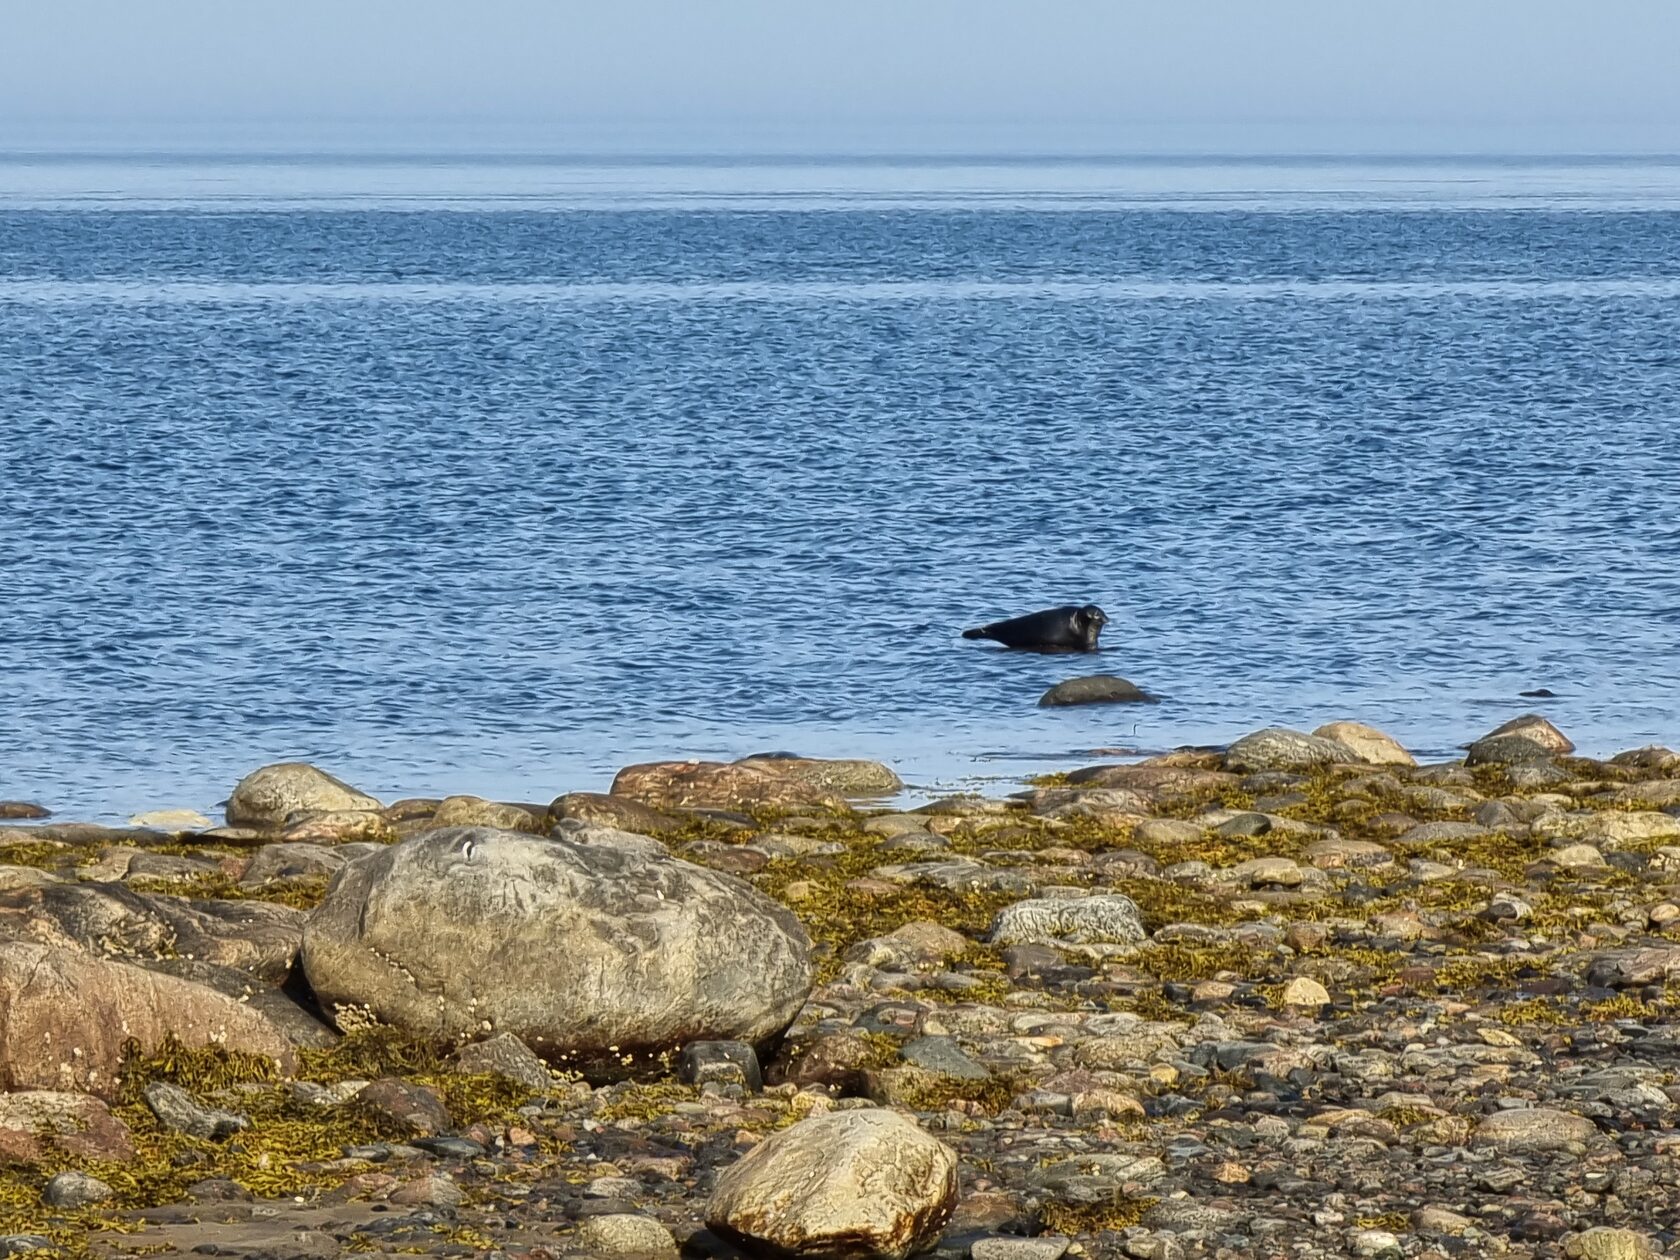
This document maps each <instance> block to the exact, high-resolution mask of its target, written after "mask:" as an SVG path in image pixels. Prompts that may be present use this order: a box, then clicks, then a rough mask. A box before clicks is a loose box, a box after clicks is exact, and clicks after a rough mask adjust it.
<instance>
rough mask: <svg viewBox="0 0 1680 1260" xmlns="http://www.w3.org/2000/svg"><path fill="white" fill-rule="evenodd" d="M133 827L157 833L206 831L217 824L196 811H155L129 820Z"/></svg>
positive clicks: (149, 811) (137, 815)
mask: <svg viewBox="0 0 1680 1260" xmlns="http://www.w3.org/2000/svg"><path fill="white" fill-rule="evenodd" d="M128 822H129V826H131V827H147V828H151V829H153V830H157V831H204V830H207V829H208V828H210V827H214V826H215V825H216V824H215V823H214V822H212V821H211V820H210V819H208V818H206V817H205V816H204V815H203V814H201V813H199V812H198V811H197V810H196V809H153V810H148V811H147V812H146V813H144V814H136V815H134V817H132V818H130V819H129V820H128Z"/></svg>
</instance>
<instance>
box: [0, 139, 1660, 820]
mask: <svg viewBox="0 0 1680 1260" xmlns="http://www.w3.org/2000/svg"><path fill="white" fill-rule="evenodd" d="M0 426H3V427H0V704H3V706H4V707H3V709H0V797H8V796H13V797H15V796H22V797H29V798H34V799H39V800H42V801H44V802H45V803H47V804H49V805H52V806H54V807H56V808H58V809H60V810H61V811H62V812H64V813H65V814H67V815H77V816H86V817H120V816H125V815H126V814H127V813H129V812H132V811H134V810H137V809H141V808H149V807H155V806H160V805H191V806H197V807H199V808H206V807H209V806H211V805H213V804H214V803H215V802H217V801H219V800H220V799H222V797H223V796H225V794H226V792H227V789H228V788H229V787H230V786H231V785H232V784H233V783H234V782H235V781H236V780H237V779H238V778H239V777H240V775H242V774H243V773H244V772H245V771H247V770H249V769H251V768H252V767H254V766H256V765H259V764H262V763H264V762H267V761H273V760H278V759H281V758H292V757H303V758H309V759H312V760H316V761H318V762H320V763H322V764H324V765H326V766H328V767H329V768H332V769H334V770H335V771H337V772H338V773H340V774H342V775H344V776H345V777H347V778H349V779H351V780H352V781H354V782H356V783H357V784H358V785H360V786H363V787H365V788H367V789H368V790H370V791H374V792H376V793H379V794H381V795H385V796H396V795H402V794H408V793H435V792H443V791H474V792H480V793H483V794H485V795H494V796H504V797H514V798H525V799H538V800H543V799H547V798H548V797H549V796H552V795H554V794H556V793H558V792H560V791H563V790H569V789H576V788H598V787H601V786H603V785H604V784H605V783H606V782H607V781H608V780H609V779H610V776H611V773H612V771H613V770H614V769H615V768H616V767H618V766H619V765H622V764H624V763H626V762H628V761H632V760H636V759H642V758H648V757H665V756H675V755H692V756H739V755H744V754H747V753H750V752H754V751H759V750H763V749H766V748H789V749H792V750H795V751H803V752H807V753H810V754H813V755H847V754H852V755H866V756H877V757H882V758H884V759H887V760H889V761H892V762H894V763H895V764H896V765H897V766H898V767H899V768H900V770H901V772H902V773H904V774H905V776H906V777H907V778H909V779H911V780H912V781H914V782H916V783H918V784H922V785H926V786H929V787H932V786H938V785H950V784H955V783H962V782H966V781H970V780H972V779H974V778H976V777H979V778H985V777H988V776H1005V777H1007V776H1014V775H1019V774H1022V773H1026V772H1030V771H1034V770H1040V769H1044V768H1047V767H1052V766H1057V765H1065V764H1068V762H1069V760H1070V757H1071V754H1072V751H1073V750H1077V749H1088V748H1092V747H1114V746H1132V747H1138V748H1144V749H1159V748H1165V747H1171V746H1173V745H1176V744H1179V743H1186V742H1213V741H1223V740H1225V739H1229V738H1231V737H1233V736H1234V735H1236V734H1238V733H1240V732H1241V731H1243V730H1245V729H1249V728H1252V727H1254V726H1258V725H1262V724H1266V723H1271V722H1283V723H1288V724H1292V725H1300V726H1312V725H1316V724H1317V723H1319V722H1322V721H1326V720H1330V719H1333V718H1339V717H1354V718H1360V719H1363V720H1367V721H1371V722H1374V723H1376V724H1378V725H1381V726H1383V727H1385V728H1386V729H1388V730H1390V731H1391V732H1393V733H1394V734H1396V735H1397V736H1399V737H1401V738H1402V739H1404V740H1406V741H1407V742H1408V743H1410V744H1412V745H1413V746H1414V747H1417V748H1419V749H1421V750H1423V751H1424V752H1426V753H1441V754H1445V753H1447V752H1449V751H1450V750H1451V748H1452V747H1453V745H1455V744H1456V743H1458V742H1460V741H1462V740H1465V739H1468V738H1471V737H1473V736H1475V735H1476V734H1478V733H1480V732H1481V731H1483V730H1485V729H1487V728H1488V727H1489V726H1491V725H1492V724H1494V723H1496V722H1498V721H1501V720H1503V719H1504V718H1506V717H1509V716H1511V715H1513V714H1515V713H1518V712H1522V711H1524V710H1526V709H1528V708H1531V707H1536V706H1539V707H1541V708H1542V709H1543V711H1545V712H1546V713H1547V714H1548V715H1550V716H1551V717H1552V718H1553V719H1554V720H1555V721H1556V722H1557V723H1558V724H1559V725H1560V726H1562V727H1563V728H1564V729H1565V730H1566V731H1567V732H1569V733H1570V734H1571V735H1572V736H1574V738H1575V739H1576V741H1577V743H1579V744H1580V745H1581V746H1582V747H1583V749H1584V750H1586V751H1589V752H1596V753H1609V752H1613V751H1616V750H1617V749H1619V748H1624V747H1630V746H1634V745H1637V744H1641V743H1646V742H1651V741H1653V740H1658V741H1661V740H1667V741H1670V742H1675V741H1680V651H1677V648H1680V165H1677V164H1675V163H1672V162H1591V161H1579V162H1552V163H1544V162H1498V161H1492V160H1488V161H1457V162H1345V161H1344V162H1290V163H1267V162H1257V161H1245V162H1232V163H1220V162H1214V161H1209V160H1198V161H1189V160H1186V161H1179V162H1174V161H1152V162H1109V163H1098V162H1080V163H1074V162H1064V163H1043V162H1015V163H1007V162H995V161H993V162H986V163H978V162H962V161H956V160H948V161H940V162H927V163H917V162H909V161H897V162H850V163H849V162H821V163H800V162H793V161H787V162H770V163H740V162H725V161H718V162H710V163H707V162H693V161H690V162H680V163H675V162H673V163H657V162H624V163H603V162H589V163H583V162H564V161H542V160H536V159H531V160H521V161H511V160H501V161H495V162H478V163H474V162H469V161H464V160H458V159H454V160H448V161H444V160H439V161H436V162H425V161H420V160H416V159H405V160H402V161H394V160H375V159H354V158H336V159H332V160H308V159H296V158H292V159H284V160H281V159H266V160H265V159H259V158H233V157H222V158H217V159H213V160H212V159H195V160H189V159H182V158H144V157H135V156H127V157H107V158H77V159H74V160H70V159H55V158H51V157H27V156H13V157H10V158H0ZM1086 600H1091V601H1095V602H1097V603H1100V604H1102V605H1103V607H1104V608H1106V609H1107V610H1108V612H1109V614H1110V617H1111V618H1112V624H1111V625H1110V626H1109V628H1108V630H1107V631H1106V633H1105V643H1106V644H1107V645H1108V648H1109V650H1107V651H1106V652H1104V653H1103V654H1102V655H1101V656H1100V657H1099V658H1096V659H1081V658H1058V657H1050V658H1044V657H1033V656H1020V655H1016V654H1011V653H1005V652H1002V651H999V650H996V649H993V648H990V647H987V646H984V645H979V644H973V643H964V642H962V641H960V640H959V639H958V638H957V637H956V636H957V633H958V631H960V630H961V629H962V628H963V627H964V626H967V625H972V624H976V623H978V622H981V621H985V620H991V619H994V618H996V617H1000V616H1004V615H1009V614H1013V613H1018V612H1023V611H1029V610H1031V609H1034V608H1037V607H1042V606H1045V605H1047V604H1053V603H1060V602H1065V601H1086ZM1095 668H1100V669H1102V670H1105V671H1109V672H1116V673H1122V674H1124V675H1126V676H1128V677H1130V678H1132V679H1133V680H1135V681H1137V682H1138V683H1140V684H1141V685H1143V686H1145V687H1147V688H1149V689H1151V690H1154V691H1157V692H1159V693H1161V694H1163V695H1164V696H1165V697H1166V702H1165V703H1163V704H1162V705H1160V706H1159V707H1156V708H1149V709H1125V710H1117V709H1106V710H1104V709H1096V710H1060V711H1040V710H1038V709H1036V708H1035V707H1034V702H1035V701H1036V699H1037V697H1038V695H1039V693H1040V692H1041V691H1042V690H1043V689H1044V688H1045V687H1047V686H1048V685H1050V684H1051V683H1053V682H1055V681H1058V680H1060V679H1062V678H1065V677H1069V676H1072V675H1074V674H1077V673H1081V672H1089V671H1091V670H1092V669H1095ZM1537 687H1546V688H1549V689H1551V690H1552V691H1554V692H1556V693H1558V696H1557V698H1556V699H1554V700H1548V701H1530V700H1523V699H1520V698H1519V696H1518V693H1519V692H1521V691H1523V690H1527V689H1532V688H1537ZM1071 759H1072V760H1080V758H1077V757H1072V758H1071Z"/></svg>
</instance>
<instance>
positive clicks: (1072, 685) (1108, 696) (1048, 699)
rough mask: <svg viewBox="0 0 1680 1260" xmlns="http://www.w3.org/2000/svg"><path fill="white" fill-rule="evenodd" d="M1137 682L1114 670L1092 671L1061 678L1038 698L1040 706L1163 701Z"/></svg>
mask: <svg viewBox="0 0 1680 1260" xmlns="http://www.w3.org/2000/svg"><path fill="white" fill-rule="evenodd" d="M1160 703H1161V702H1160V700H1159V699H1158V698H1156V697H1155V696H1152V695H1150V694H1149V693H1148V692H1147V691H1145V690H1143V688H1141V687H1139V686H1138V685H1137V684H1136V683H1134V682H1129V681H1127V680H1126V679H1124V678H1120V677H1117V676H1116V675H1114V674H1089V675H1087V676H1086V677H1084V678H1069V679H1068V680H1067V681H1065V682H1059V683H1057V684H1056V685H1055V686H1054V687H1052V688H1050V690H1049V691H1046V692H1045V693H1044V694H1043V695H1042V696H1040V697H1039V698H1038V707H1039V708H1041V709H1055V708H1060V707H1062V706H1064V705H1074V704H1160Z"/></svg>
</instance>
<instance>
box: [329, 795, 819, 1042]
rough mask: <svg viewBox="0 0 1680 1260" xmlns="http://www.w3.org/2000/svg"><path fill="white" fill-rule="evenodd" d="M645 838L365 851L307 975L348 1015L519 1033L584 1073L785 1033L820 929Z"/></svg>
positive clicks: (427, 1030)
mask: <svg viewBox="0 0 1680 1260" xmlns="http://www.w3.org/2000/svg"><path fill="white" fill-rule="evenodd" d="M635 839H638V840H642V839H643V838H641V837H635ZM644 845H645V847H644ZM644 845H638V846H637V847H636V848H627V847H620V846H618V845H613V844H580V843H577V842H575V841H573V840H570V839H567V838H564V837H555V838H552V839H544V838H541V837H538V836H531V835H526V834H523V833H519V832H512V831H496V830H492V829H490V828H484V827H466V828H459V829H454V830H445V831H434V832H428V833H426V834H424V835H421V836H417V837H415V838H414V839H411V840H407V841H404V842H403V843H401V844H398V845H393V846H391V847H390V848H386V849H382V850H380V851H378V852H376V853H372V854H369V855H367V856H366V857H362V858H358V859H357V860H356V861H354V862H351V863H350V864H349V865H347V866H346V867H344V869H343V870H341V871H340V872H339V873H338V874H337V875H336V876H335V877H334V879H333V882H332V884H331V885H330V886H329V887H328V889H327V895H326V898H325V899H324V900H323V901H322V903H321V905H320V906H318V907H317V908H316V909H315V910H314V911H313V912H311V914H310V916H309V919H308V922H307V924H306V925H305V928H304V934H303V953H302V959H303V966H304V970H305V974H306V975H307V977H308V979H309V983H310V985H311V987H312V988H313V989H314V991H315V995H316V997H317V999H318V1000H319V1001H320V1003H321V1005H322V1007H323V1009H325V1010H326V1011H328V1012H329V1013H331V1014H337V1013H341V1012H343V1011H346V1010H357V1011H358V1012H359V1013H360V1014H361V1015H362V1016H363V1017H365V1016H367V1015H371V1016H372V1017H374V1018H375V1019H377V1020H379V1021H380V1022H382V1023H385V1024H390V1025H393V1026H395V1027H398V1028H401V1029H404V1030H406V1031H408V1032H410V1033H413V1034H415V1035H419V1036H427V1037H439V1038H451V1039H452V1038H462V1039H465V1038H468V1037H482V1036H484V1035H485V1034H486V1033H500V1032H509V1033H513V1034H515V1035H516V1036H518V1037H519V1038H521V1039H522V1040H523V1041H524V1042H525V1043H526V1044H527V1045H529V1046H530V1047H531V1048H532V1049H533V1050H535V1051H536V1052H537V1053H538V1054H540V1055H542V1056H543V1057H544V1058H546V1059H548V1060H549V1061H550V1062H553V1063H557V1064H563V1065H568V1066H575V1067H581V1068H585V1069H589V1068H592V1067H604V1066H608V1065H609V1064H612V1065H618V1066H621V1067H631V1068H634V1067H637V1066H642V1065H645V1062H646V1056H649V1055H655V1054H659V1053H663V1052H665V1051H670V1050H676V1049H680V1048H681V1047H682V1046H683V1045H685V1044H687V1043H688V1042H690V1041H697V1040H706V1039H714V1040H722V1041H746V1042H750V1043H753V1044H759V1045H762V1044H766V1043H770V1042H772V1041H774V1040H775V1039H776V1038H777V1037H779V1036H780V1034H781V1033H782V1032H783V1031H784V1030H785V1029H786V1028H787V1026H788V1025H789V1024H790V1023H791V1022H792V1021H793V1018H794V1016H795V1015H796V1014H798V1012H799V1009H800V1007H801V1005H803V1003H804V1001H805V998H806V996H807V995H808V994H809V992H810V989H811V983H812V970H811V959H810V941H809V939H808V938H807V937H806V935H805V930H804V928H802V927H801V926H800V924H799V921H798V920H797V919H796V918H794V916H793V914H792V913H791V912H790V911H789V910H788V909H787V908H786V907H784V906H782V905H780V904H778V903H776V902H774V901H771V900H770V899H769V898H768V897H766V896H764V895H763V894H762V893H760V892H759V891H758V890H757V889H755V888H753V887H752V886H751V885H749V884H746V883H743V882H742V881H741V880H738V879H736V878H734V877H733V876H730V875H725V874H723V873H721V872H718V871H713V870H707V869H705V868H703V867H699V866H693V865H691V864H690V863H687V862H684V861H681V860H679V859H677V858H674V857H672V856H670V855H669V854H668V853H666V852H664V851H663V849H661V848H659V847H658V846H657V845H648V844H645V841H644Z"/></svg>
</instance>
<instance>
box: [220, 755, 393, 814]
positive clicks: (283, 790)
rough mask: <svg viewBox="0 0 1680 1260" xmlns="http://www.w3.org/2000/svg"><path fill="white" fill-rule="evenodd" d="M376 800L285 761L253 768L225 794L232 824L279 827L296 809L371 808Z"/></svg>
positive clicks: (310, 768) (376, 805)
mask: <svg viewBox="0 0 1680 1260" xmlns="http://www.w3.org/2000/svg"><path fill="white" fill-rule="evenodd" d="M379 807H380V806H379V802H378V801H376V800H375V799H374V798H373V797H371V796H368V795H367V794H366V793H363V792H358V791H357V790H356V789H355V788H353V787H351V786H350V785H349V784H348V783H345V782H344V781H343V780H341V779H335V778H333V776H332V775H330V774H328V773H327V772H326V771H325V770H318V769H316V768H315V767H314V766H312V765H309V764H308V763H307V762H302V761H286V762H281V763H279V764H278V765H272V766H264V767H262V768H261V769H260V770H253V771H251V773H250V774H248V775H246V776H245V777H244V778H243V779H241V780H240V781H239V783H238V784H237V785H236V786H235V787H234V789H233V794H232V795H231V796H229V797H228V803H227V820H228V824H229V825H230V826H234V827H278V826H280V825H281V824H282V823H284V822H285V821H286V819H287V817H288V816H290V815H291V814H295V813H297V812H298V811H299V810H320V811H323V812H325V811H331V810H371V809H378V808H379Z"/></svg>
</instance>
